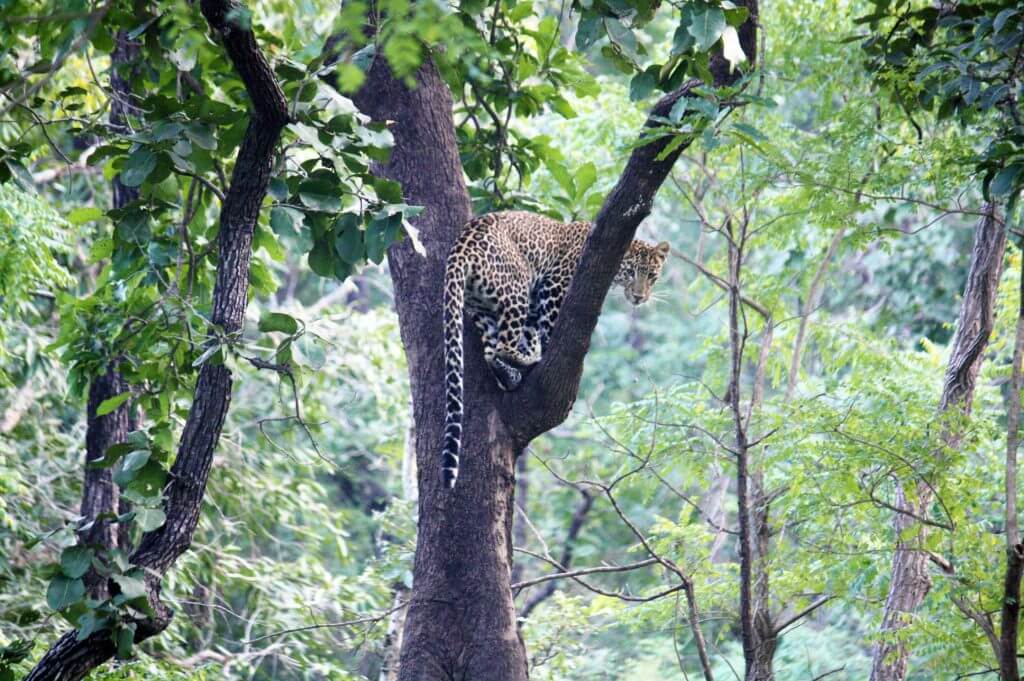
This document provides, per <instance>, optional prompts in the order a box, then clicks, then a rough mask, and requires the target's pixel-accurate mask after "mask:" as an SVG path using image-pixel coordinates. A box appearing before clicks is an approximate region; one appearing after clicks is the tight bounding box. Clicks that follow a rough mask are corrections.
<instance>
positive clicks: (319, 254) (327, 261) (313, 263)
mask: <svg viewBox="0 0 1024 681" xmlns="http://www.w3.org/2000/svg"><path fill="white" fill-rule="evenodd" d="M309 268H310V269H311V270H313V271H314V272H315V273H317V274H319V275H320V276H321V277H333V276H334V248H333V247H332V246H331V244H330V243H328V242H327V241H326V240H325V239H317V240H316V242H314V244H313V250H311V251H310V252H309Z"/></svg>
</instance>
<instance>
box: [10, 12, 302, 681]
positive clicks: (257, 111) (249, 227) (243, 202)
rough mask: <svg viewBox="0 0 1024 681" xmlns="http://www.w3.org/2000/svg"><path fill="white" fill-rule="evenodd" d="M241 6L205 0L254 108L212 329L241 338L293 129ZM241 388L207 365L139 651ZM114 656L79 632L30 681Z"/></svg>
mask: <svg viewBox="0 0 1024 681" xmlns="http://www.w3.org/2000/svg"><path fill="white" fill-rule="evenodd" d="M238 7H239V5H238V4H237V3H236V2H234V1H233V0H219V1H218V0H203V1H202V3H201V9H202V12H203V15H204V16H205V17H206V20H207V22H208V23H209V25H210V27H211V28H212V29H213V30H214V32H216V33H217V34H219V36H220V38H221V40H222V42H223V45H224V47H225V50H226V51H227V53H228V57H229V58H230V59H231V62H232V64H233V65H234V66H235V69H236V70H237V71H238V73H239V75H240V76H241V78H242V81H243V83H244V84H245V87H246V90H247V92H248V94H249V98H250V100H251V102H252V108H253V111H252V117H251V119H250V122H249V126H248V128H247V129H246V131H245V136H244V138H243V140H242V145H241V149H240V150H239V153H238V158H237V160H236V163H235V168H234V171H233V173H232V178H231V186H230V188H229V189H228V193H227V195H226V196H225V200H224V203H223V207H222V210H221V215H220V233H219V236H218V239H219V254H220V257H219V258H218V261H217V274H216V284H215V286H214V292H213V315H212V318H211V321H212V323H213V324H214V325H215V326H217V327H220V328H221V329H223V331H224V332H226V333H228V334H236V333H239V332H240V331H241V329H242V325H243V323H244V318H245V308H246V304H247V296H248V290H249V263H250V260H251V258H252V239H253V231H254V229H255V226H256V219H257V217H258V215H259V209H260V205H261V203H262V202H263V198H264V197H265V195H266V190H267V185H268V183H269V181H270V169H271V162H272V159H273V154H274V149H275V148H276V146H277V143H278V140H279V138H280V134H281V130H282V129H283V128H284V126H285V124H286V123H287V121H288V114H287V108H286V102H285V98H284V94H283V93H282V91H281V89H280V87H279V85H278V83H277V80H276V79H275V78H274V75H273V71H272V69H271V67H270V64H269V62H268V61H267V59H266V58H265V57H264V55H263V53H262V52H261V51H260V49H259V46H258V45H257V44H256V39H255V37H254V36H253V34H252V31H251V30H248V29H245V28H243V27H242V26H240V25H238V24H232V23H230V22H229V21H228V16H229V13H230V12H231V11H232V10H233V9H237V8H238ZM231 386H232V379H231V372H230V371H229V370H228V369H227V368H226V367H225V366H223V365H217V366H215V365H213V363H211V362H207V363H206V364H204V365H203V366H202V369H201V370H200V372H199V378H198V379H197V381H196V387H195V393H194V399H193V402H192V407H191V409H190V410H189V415H188V418H187V420H186V421H185V427H184V429H183V431H182V436H181V442H180V444H179V448H178V455H177V457H176V459H175V462H174V466H173V467H172V469H171V472H170V476H169V482H168V485H167V487H166V489H165V490H164V496H165V502H164V513H165V514H166V516H167V520H166V522H165V523H164V525H162V526H161V527H159V528H157V529H156V530H153V531H151V532H148V533H146V534H145V535H144V536H143V538H142V541H141V543H140V544H139V547H138V549H136V551H135V552H134V553H133V554H132V556H131V558H130V562H131V563H132V564H133V565H135V566H138V567H141V568H143V569H144V570H145V583H146V589H147V597H148V600H149V604H150V607H151V608H152V609H153V611H154V613H155V615H154V616H153V617H149V618H146V619H143V620H139V621H138V622H136V625H137V627H136V632H135V641H136V642H140V641H143V640H145V639H146V638H149V637H151V636H154V635H156V634H159V633H160V632H162V631H163V630H164V629H165V628H166V627H167V625H168V624H169V623H170V620H171V616H172V611H171V609H170V608H169V607H168V606H167V605H166V604H164V603H163V602H162V601H161V599H160V589H161V580H162V577H163V575H164V574H165V573H166V572H167V570H168V569H169V568H170V567H171V565H173V563H174V562H175V560H177V558H178V557H179V556H180V555H181V554H182V553H184V552H185V551H186V550H188V547H189V545H190V543H191V541H192V535H193V533H194V532H195V528H196V525H197V524H198V522H199V513H200V510H201V507H202V499H203V495H204V493H205V491H206V481H207V478H208V476H209V473H210V466H211V464H212V461H213V452H214V449H215V448H216V446H217V442H218V441H219V439H220V434H221V430H222V428H223V425H224V418H225V416H226V414H227V409H228V404H229V402H230V398H231ZM113 655H114V645H113V643H112V641H111V637H110V633H109V632H108V631H99V632H96V633H95V634H93V635H92V636H89V637H88V638H86V639H84V640H82V641H79V640H77V632H76V631H69V632H67V633H66V634H64V635H63V636H62V637H61V638H60V639H59V640H58V641H57V643H56V644H55V645H54V646H53V647H52V648H50V650H49V651H47V652H46V654H45V655H43V657H42V659H41V660H40V661H39V663H38V664H37V665H36V667H35V669H34V670H33V671H32V672H31V673H30V674H29V676H28V677H27V679H26V681H43V680H44V679H55V678H59V679H62V681H78V680H79V679H82V678H83V677H85V675H87V674H88V673H89V672H90V671H91V670H92V669H94V668H95V667H97V666H98V665H100V664H102V663H103V662H105V661H106V660H108V659H110V658H111V657H112V656H113Z"/></svg>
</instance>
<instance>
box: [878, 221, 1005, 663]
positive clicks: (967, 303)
mask: <svg viewBox="0 0 1024 681" xmlns="http://www.w3.org/2000/svg"><path fill="white" fill-rule="evenodd" d="M983 212H984V213H985V215H984V216H983V217H982V218H981V219H979V220H978V224H977V226H976V227H975V229H974V248H973V250H972V252H971V264H970V268H969V270H968V273H967V283H966V285H965V286H964V297H963V303H961V307H960V317H959V320H958V323H957V330H956V335H955V336H954V338H953V347H952V350H951V352H950V356H949V363H948V365H947V367H946V377H945V382H944V384H943V387H942V397H941V399H940V401H939V409H938V411H939V413H940V414H943V413H945V412H947V411H949V410H957V411H959V412H960V413H962V414H969V413H970V411H971V406H972V403H973V401H974V384H975V379H976V378H977V376H978V370H979V369H980V368H981V363H982V361H983V359H984V354H985V348H986V347H987V346H988V341H989V337H990V335H991V333H992V325H993V319H994V309H995V300H996V294H997V292H998V286H999V275H1000V273H1001V272H1002V267H1003V253H1004V251H1005V249H1006V230H1005V228H1004V227H1003V225H1002V223H1001V222H1000V221H999V220H998V219H996V210H995V207H994V206H991V205H989V206H986V208H985V210H984V211H983ZM961 438H962V433H960V432H958V431H948V432H945V433H943V436H942V439H943V445H944V446H945V447H949V448H950V449H956V448H957V447H959V446H960V441H961ZM935 455H936V457H939V456H940V455H941V454H940V452H936V454H935ZM933 468H934V469H936V470H939V469H940V467H939V466H935V467H933ZM912 484H913V486H914V488H913V489H912V490H910V493H908V492H907V491H906V490H905V489H902V488H901V489H899V490H898V498H897V500H896V501H897V503H896V505H897V506H898V507H899V508H903V509H905V512H904V513H897V515H896V517H895V519H894V521H893V530H894V532H895V534H896V537H897V544H896V553H895V555H894V556H893V563H892V576H891V578H890V582H889V594H888V597H887V598H886V601H885V610H884V612H883V616H882V636H883V638H882V640H881V641H880V642H879V643H877V644H875V646H874V648H873V650H872V665H871V681H903V679H905V678H906V676H907V662H908V660H909V658H910V653H911V651H910V648H909V646H908V645H907V644H906V642H905V641H901V640H899V635H900V633H901V632H902V630H903V629H905V628H906V627H907V625H908V624H910V621H911V618H912V617H913V613H914V612H915V611H916V610H917V609H918V608H919V607H920V606H921V603H923V602H924V599H925V596H927V595H928V591H929V590H930V589H931V584H932V583H931V576H930V574H929V572H928V554H927V553H926V552H925V551H924V550H922V549H923V548H924V547H925V539H926V538H927V534H928V526H926V525H923V524H919V523H917V521H916V520H915V516H916V517H919V518H920V517H929V516H930V515H931V507H932V503H933V502H934V501H935V495H934V491H933V485H931V484H926V483H925V482H923V481H922V482H914V483H912ZM915 525H917V526H918V531H917V533H916V535H915V536H913V537H911V538H908V539H904V538H903V537H904V533H905V532H906V531H907V530H909V529H911V528H912V527H914V526H915Z"/></svg>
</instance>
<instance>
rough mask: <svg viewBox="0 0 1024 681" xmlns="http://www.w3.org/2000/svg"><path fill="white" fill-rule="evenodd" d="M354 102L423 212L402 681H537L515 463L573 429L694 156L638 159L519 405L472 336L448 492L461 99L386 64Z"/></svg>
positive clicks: (414, 328) (409, 328)
mask: <svg viewBox="0 0 1024 681" xmlns="http://www.w3.org/2000/svg"><path fill="white" fill-rule="evenodd" d="M744 4H746V5H747V6H748V7H750V9H751V18H750V19H749V20H748V21H747V22H746V24H744V26H743V27H741V30H740V37H741V45H742V46H743V48H744V51H745V53H746V54H747V55H748V56H751V57H752V56H753V55H754V54H755V44H756V41H755V28H754V27H755V25H756V21H757V3H756V1H755V0H749V2H747V3H744ZM712 67H713V68H712V71H713V73H715V74H716V83H717V84H719V85H722V84H725V83H729V82H734V81H735V80H736V78H738V77H739V73H738V72H737V73H730V72H729V70H728V66H727V64H725V63H724V60H722V59H720V58H719V59H716V60H714V63H713V64H712ZM696 85H697V83H696V82H690V83H687V84H686V85H684V86H683V87H682V88H680V89H679V90H677V91H675V92H673V93H672V94H670V95H667V96H666V97H664V98H662V100H661V101H660V102H658V104H657V105H656V106H655V108H654V110H653V111H652V116H657V117H662V118H664V117H666V116H667V115H668V113H669V112H670V111H671V109H672V106H673V105H674V104H675V102H676V101H678V99H679V98H681V97H686V96H693V93H692V92H691V90H692V89H693V88H694V87H695V86H696ZM355 102H356V105H357V106H358V107H359V108H360V109H361V110H362V111H363V112H364V113H366V114H367V115H369V116H370V117H371V118H372V119H373V120H376V121H392V122H393V123H392V124H391V125H390V128H391V130H392V133H393V134H394V138H395V144H394V147H393V149H392V154H391V158H390V160H389V161H388V162H387V163H385V164H383V165H382V166H381V167H380V168H379V171H380V172H381V174H383V175H384V176H386V177H388V178H390V179H393V180H396V181H398V182H400V183H401V184H402V188H403V193H404V196H405V200H406V202H408V203H410V204H414V205H421V206H424V209H425V210H424V212H423V213H422V214H421V215H420V216H418V217H417V218H416V219H415V223H416V227H417V228H418V229H419V232H420V239H421V241H422V242H423V245H424V247H425V249H426V254H425V256H420V255H418V254H416V253H415V251H414V250H413V248H412V246H411V245H410V244H409V243H407V242H401V243H398V244H395V245H393V246H391V247H390V248H389V249H388V264H389V266H390V269H391V277H392V280H393V283H394V289H395V307H396V309H397V312H398V318H399V325H400V329H401V335H402V342H403V344H404V346H405V351H406V356H407V358H408V362H409V373H410V384H411V387H412V396H413V414H414V420H415V424H416V426H415V427H416V458H417V464H418V469H419V472H418V480H419V494H420V498H419V533H418V537H417V545H416V559H415V566H414V570H413V575H414V581H413V595H412V602H411V603H410V605H409V612H408V615H407V620H406V628H405V632H404V640H403V644H402V653H401V664H400V671H399V678H400V679H401V680H402V681H413V680H418V679H423V680H428V679H429V680H430V681H434V680H435V679H439V678H465V679H472V680H473V681H489V680H492V679H493V680H495V681H499V680H500V681H506V680H509V681H519V680H522V679H525V678H526V677H527V657H526V651H525V649H524V646H523V642H522V640H521V638H520V636H519V633H518V629H517V627H516V612H515V607H514V605H513V602H512V592H511V588H510V586H511V582H510V577H511V572H512V563H513V561H512V549H513V543H512V521H513V517H514V512H513V509H514V505H513V499H514V495H515V462H516V458H517V457H518V456H519V455H520V454H521V453H522V451H523V449H524V448H525V447H526V445H527V444H529V442H530V441H531V440H533V439H534V438H535V437H537V436H539V435H541V434H543V433H545V432H547V431H548V430H550V429H551V428H553V427H555V426H556V425H558V424H559V423H561V422H562V421H564V419H565V417H566V416H567V415H568V413H569V410H570V409H571V407H572V404H573V402H574V400H575V398H576V392H577V390H578V388H579V380H580V374H581V373H582V369H583V358H584V356H585V354H586V351H587V349H588V347H589V344H590V336H591V333H592V332H593V330H594V327H595V325H596V323H597V317H598V314H599V313H600V310H601V306H602V303H603V302H604V298H605V295H606V293H607V291H608V289H609V287H610V286H611V283H612V278H613V277H614V275H615V273H616V271H617V269H618V266H619V262H620V261H621V259H622V256H623V255H624V254H625V252H626V249H627V248H628V246H629V244H630V242H631V240H632V239H633V236H634V234H635V232H636V229H637V227H638V226H639V224H640V222H641V221H642V220H643V219H644V218H645V217H646V216H647V215H648V214H649V213H650V209H651V203H652V201H653V199H654V195H655V193H656V192H657V190H658V188H659V187H660V186H661V184H662V183H663V182H664V180H665V177H666V176H667V174H668V172H669V170H670V169H671V167H672V165H673V164H674V163H675V160H676V158H678V156H679V154H680V153H682V151H683V149H685V147H686V145H685V144H684V145H681V146H680V147H679V148H677V149H675V150H674V151H670V152H669V153H667V154H665V155H664V157H662V158H659V154H661V153H662V152H663V150H664V149H665V147H666V145H667V144H668V141H669V138H660V139H657V140H655V141H653V142H651V143H649V144H646V145H643V146H641V147H639V148H637V149H635V150H634V151H633V153H632V155H631V157H630V159H629V163H628V164H627V166H626V169H625V170H624V172H623V175H622V177H621V178H620V180H619V183H618V185H617V186H616V187H615V189H614V190H613V191H612V193H611V194H610V195H609V197H608V199H607V201H606V202H605V205H604V207H603V208H602V209H601V212H600V214H599V215H598V218H597V220H596V222H595V224H594V227H593V229H592V230H591V233H590V236H589V237H588V239H587V243H586V246H585V247H584V252H583V256H582V259H581V262H580V265H579V268H578V270H577V275H576V277H575V278H574V280H573V283H572V285H571V287H570V290H569V292H568V295H567V297H566V301H565V303H564V305H563V308H562V313H561V315H560V316H559V321H558V323H557V325H556V326H555V329H554V331H553V334H552V339H551V343H550V347H549V350H548V352H547V353H546V354H545V357H544V358H543V359H542V360H541V363H540V364H539V365H537V366H536V367H535V369H534V371H533V372H531V373H530V375H529V376H528V377H527V378H526V379H524V381H523V384H522V385H521V386H520V388H519V389H518V390H517V391H515V392H514V393H507V394H506V393H502V392H501V391H500V390H499V389H498V387H497V385H496V384H495V381H494V379H493V377H492V375H491V373H490V371H489V370H487V368H486V366H485V364H484V361H483V352H482V348H481V344H480V340H479V338H478V337H477V334H476V332H475V330H474V329H473V327H472V325H470V326H469V328H467V329H465V332H464V339H465V342H464V347H465V359H464V367H465V368H464V382H463V383H464V386H465V388H464V390H465V394H464V399H463V402H464V403H465V404H466V405H469V408H468V409H467V410H466V414H465V416H464V421H463V437H462V456H461V458H460V468H461V472H460V475H459V482H458V485H457V486H456V487H455V489H454V490H451V491H449V490H447V489H445V488H444V487H443V485H442V480H441V475H440V462H439V455H440V451H441V443H442V428H443V420H444V399H443V394H444V386H445V378H444V366H443V353H442V352H441V348H443V347H444V343H443V335H442V326H441V323H440V307H441V300H442V290H443V281H444V262H445V259H446V257H447V255H448V251H449V249H450V247H451V245H452V243H454V241H455V238H456V236H457V235H458V233H459V231H460V230H461V229H462V226H463V225H464V224H465V223H466V221H467V220H468V219H469V217H470V203H469V198H468V195H467V193H466V187H465V184H464V182H463V173H462V167H461V165H460V161H459V153H458V147H457V144H456V139H455V130H454V123H453V121H452V99H451V94H450V92H449V91H448V89H447V87H446V85H445V84H444V82H443V81H442V80H441V77H440V75H439V74H438V71H437V68H436V66H435V65H434V64H433V62H432V61H430V60H428V61H427V62H426V63H424V64H423V65H422V66H421V68H420V69H419V70H418V72H417V74H416V87H415V88H413V89H409V88H407V87H406V86H405V85H404V84H403V83H402V82H400V81H399V80H398V79H396V78H395V77H394V76H393V75H392V73H391V72H390V69H389V68H388V66H387V64H386V61H385V60H384V58H383V56H381V55H378V56H376V57H375V59H374V62H373V64H372V65H371V67H370V69H369V72H368V74H367V78H366V81H365V83H364V85H363V87H362V89H361V90H360V91H359V93H357V95H356V96H355ZM648 125H651V126H653V125H657V123H656V122H655V121H653V120H652V121H650V122H649V123H648ZM580 282H582V283H580Z"/></svg>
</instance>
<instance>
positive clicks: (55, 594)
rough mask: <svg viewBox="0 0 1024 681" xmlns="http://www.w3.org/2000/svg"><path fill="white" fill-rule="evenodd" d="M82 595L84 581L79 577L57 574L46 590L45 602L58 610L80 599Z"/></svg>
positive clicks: (83, 592)
mask: <svg viewBox="0 0 1024 681" xmlns="http://www.w3.org/2000/svg"><path fill="white" fill-rule="evenodd" d="M84 596H85V583H84V582H83V581H82V580H81V579H71V578H69V577H67V576H65V575H57V576H56V577H54V578H53V580H52V581H51V582H50V586H49V588H47V590H46V604H47V605H49V606H50V608H51V609H52V610H56V611H58V612H59V611H61V610H64V609H66V608H68V607H69V606H71V605H73V604H75V603H77V602H78V601H80V600H82V597H84Z"/></svg>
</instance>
